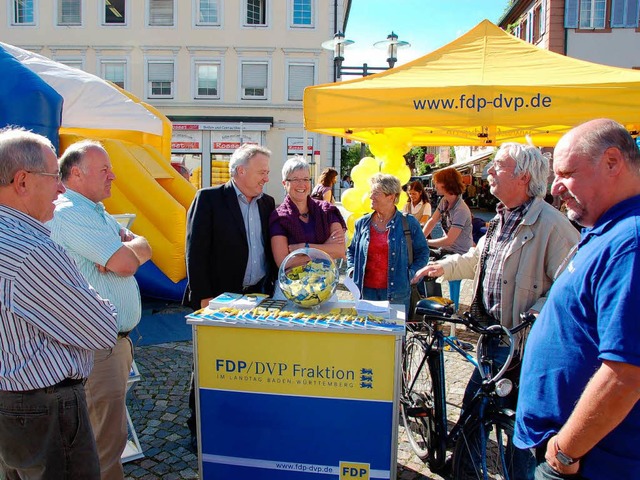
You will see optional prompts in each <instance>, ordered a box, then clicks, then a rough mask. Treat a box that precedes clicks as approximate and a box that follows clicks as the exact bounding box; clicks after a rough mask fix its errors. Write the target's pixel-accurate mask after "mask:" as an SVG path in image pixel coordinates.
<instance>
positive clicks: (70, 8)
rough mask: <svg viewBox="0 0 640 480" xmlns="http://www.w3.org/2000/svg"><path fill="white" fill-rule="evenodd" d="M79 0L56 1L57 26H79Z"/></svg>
mask: <svg viewBox="0 0 640 480" xmlns="http://www.w3.org/2000/svg"><path fill="white" fill-rule="evenodd" d="M81 24H82V6H81V0H58V25H81Z"/></svg>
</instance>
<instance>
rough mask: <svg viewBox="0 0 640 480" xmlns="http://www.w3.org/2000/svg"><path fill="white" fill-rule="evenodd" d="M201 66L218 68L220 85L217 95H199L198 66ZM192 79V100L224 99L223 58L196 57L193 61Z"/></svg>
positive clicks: (217, 86) (217, 88)
mask: <svg viewBox="0 0 640 480" xmlns="http://www.w3.org/2000/svg"><path fill="white" fill-rule="evenodd" d="M199 65H215V66H216V67H218V84H217V85H216V90H217V93H216V94H215V95H200V94H199V93H198V66H199ZM191 72H192V74H191V78H193V82H192V92H191V93H192V98H194V99H196V100H220V99H221V98H222V79H223V74H222V59H221V58H218V57H216V58H211V57H209V58H206V57H195V58H193V59H192V61H191Z"/></svg>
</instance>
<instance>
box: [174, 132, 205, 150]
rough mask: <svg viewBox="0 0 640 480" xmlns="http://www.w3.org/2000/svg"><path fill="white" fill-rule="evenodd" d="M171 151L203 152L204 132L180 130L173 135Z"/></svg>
mask: <svg viewBox="0 0 640 480" xmlns="http://www.w3.org/2000/svg"><path fill="white" fill-rule="evenodd" d="M171 151H172V152H173V153H201V152H202V132H201V131H197V130H196V131H189V130H178V131H174V132H173V134H172V135H171Z"/></svg>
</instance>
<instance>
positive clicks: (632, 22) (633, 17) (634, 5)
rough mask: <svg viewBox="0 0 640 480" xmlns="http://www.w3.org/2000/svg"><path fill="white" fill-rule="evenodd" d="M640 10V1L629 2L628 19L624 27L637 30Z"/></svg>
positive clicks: (631, 0) (628, 0)
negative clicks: (639, 11)
mask: <svg viewBox="0 0 640 480" xmlns="http://www.w3.org/2000/svg"><path fill="white" fill-rule="evenodd" d="M639 8H640V0H627V18H626V19H625V22H624V26H625V27H629V28H636V27H637V26H638V10H639Z"/></svg>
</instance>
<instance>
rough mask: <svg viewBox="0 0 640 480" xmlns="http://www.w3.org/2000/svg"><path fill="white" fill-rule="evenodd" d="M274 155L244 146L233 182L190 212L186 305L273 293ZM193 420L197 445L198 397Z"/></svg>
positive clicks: (236, 156) (232, 168)
mask: <svg viewBox="0 0 640 480" xmlns="http://www.w3.org/2000/svg"><path fill="white" fill-rule="evenodd" d="M270 157H271V152H270V151H269V150H268V149H266V148H264V147H261V146H258V145H249V144H245V145H242V146H241V147H240V148H238V149H237V150H236V151H235V152H234V153H233V155H231V160H230V161H229V173H230V174H231V180H230V181H229V182H227V183H226V184H224V185H220V186H217V187H211V188H204V189H202V190H199V191H198V193H196V197H195V199H194V200H193V203H192V204H191V207H190V208H189V213H188V214H187V252H186V259H187V277H188V285H187V289H186V292H185V298H184V304H185V305H188V306H190V307H191V308H193V309H194V310H199V309H200V308H203V307H206V306H207V305H208V304H209V300H211V299H212V298H214V297H216V296H218V295H220V294H221V293H223V292H235V293H265V294H268V295H271V294H272V293H273V286H274V279H275V276H276V273H277V269H276V266H275V263H274V260H273V255H272V253H271V243H270V241H269V215H271V212H273V210H274V209H275V200H274V199H273V197H271V196H269V195H267V194H265V193H264V192H263V188H264V185H265V184H266V183H267V182H268V181H269V160H270ZM189 406H190V407H191V411H192V416H191V418H190V419H189V421H188V425H189V429H190V430H191V434H192V439H191V440H192V446H193V447H195V445H194V442H195V432H196V420H195V397H194V388H193V381H192V388H191V392H190V395H189Z"/></svg>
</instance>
